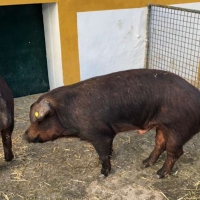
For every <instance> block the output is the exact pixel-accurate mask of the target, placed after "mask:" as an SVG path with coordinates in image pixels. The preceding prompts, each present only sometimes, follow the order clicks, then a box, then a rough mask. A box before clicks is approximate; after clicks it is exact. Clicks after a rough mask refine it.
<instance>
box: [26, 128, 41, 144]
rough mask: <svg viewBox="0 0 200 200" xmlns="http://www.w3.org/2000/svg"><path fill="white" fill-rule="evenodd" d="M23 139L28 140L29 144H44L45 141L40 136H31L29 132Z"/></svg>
mask: <svg viewBox="0 0 200 200" xmlns="http://www.w3.org/2000/svg"><path fill="white" fill-rule="evenodd" d="M23 139H24V140H26V141H27V142H29V143H37V142H39V143H43V142H44V141H43V140H42V139H41V138H40V135H39V134H38V135H37V136H31V134H30V132H29V131H28V130H26V131H25V133H24V135H23Z"/></svg>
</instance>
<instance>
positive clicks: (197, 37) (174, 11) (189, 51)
mask: <svg viewBox="0 0 200 200" xmlns="http://www.w3.org/2000/svg"><path fill="white" fill-rule="evenodd" d="M147 21H148V24H147V26H148V27H147V52H146V53H147V54H146V55H147V56H146V59H147V60H146V67H147V68H150V69H162V70H167V71H171V72H174V73H176V74H178V75H180V76H182V77H183V78H185V79H186V80H188V81H189V82H190V83H191V84H193V85H195V86H196V87H198V88H200V11H196V10H188V9H183V8H177V7H172V6H161V5H149V6H148V20H147Z"/></svg>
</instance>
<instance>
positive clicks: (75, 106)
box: [25, 69, 200, 178]
mask: <svg viewBox="0 0 200 200" xmlns="http://www.w3.org/2000/svg"><path fill="white" fill-rule="evenodd" d="M30 121H31V125H30V127H29V128H28V130H27V131H26V133H25V136H26V138H27V140H28V141H29V142H46V141H49V140H54V139H56V138H58V137H63V136H70V135H71V136H72V135H73V136H77V137H79V138H81V139H86V140H88V141H89V142H91V143H92V144H93V146H94V148H95V149H96V151H97V153H98V155H99V158H100V160H101V162H102V169H101V173H102V174H103V175H104V176H107V175H108V173H109V172H110V170H111V164H110V156H111V153H112V143H113V139H114V137H115V136H116V134H117V133H118V132H122V131H127V130H138V132H139V133H140V134H144V133H145V132H147V131H149V130H150V129H152V128H156V142H155V143H156V145H155V148H154V150H153V151H152V153H151V154H150V156H149V157H148V158H147V159H146V160H144V161H143V164H144V166H145V167H148V166H150V165H152V164H154V163H155V162H156V161H157V159H158V157H159V156H160V155H161V154H162V153H163V152H164V151H165V150H166V152H167V158H166V161H165V163H164V165H163V167H162V168H161V169H160V170H158V172H157V174H158V176H159V177H160V178H161V177H164V176H165V175H166V174H168V173H170V171H171V170H172V167H173V166H174V164H175V162H176V160H177V159H178V158H179V157H180V156H181V155H182V154H183V145H184V144H185V143H186V142H187V141H188V140H189V139H190V138H191V137H192V136H193V135H195V134H196V133H198V131H199V127H200V92H199V91H198V89H196V88H195V87H193V86H192V85H191V84H189V83H188V82H187V81H185V80H184V79H182V78H181V77H179V76H177V75H175V74H173V73H170V72H166V71H159V70H150V69H137V70H128V71H122V72H117V73H112V74H108V75H105V76H100V77H95V78H92V79H89V80H86V81H82V82H80V83H77V84H74V85H71V86H63V87H60V88H57V89H54V90H52V91H50V92H48V93H46V94H43V95H42V96H40V97H39V99H38V100H37V101H36V102H35V103H34V104H33V105H32V106H31V109H30Z"/></svg>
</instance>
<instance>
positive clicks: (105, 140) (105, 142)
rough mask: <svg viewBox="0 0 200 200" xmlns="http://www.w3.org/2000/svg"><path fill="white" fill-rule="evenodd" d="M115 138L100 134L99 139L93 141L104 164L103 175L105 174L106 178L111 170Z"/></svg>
mask: <svg viewBox="0 0 200 200" xmlns="http://www.w3.org/2000/svg"><path fill="white" fill-rule="evenodd" d="M113 138H114V136H112V135H107V134H105V133H102V134H98V137H96V139H95V140H93V141H91V142H92V144H93V146H94V148H95V149H96V151H97V153H98V155H99V159H100V161H101V164H102V168H101V174H103V175H104V176H105V177H106V176H108V174H109V172H110V170H111V163H110V158H111V154H112V144H113Z"/></svg>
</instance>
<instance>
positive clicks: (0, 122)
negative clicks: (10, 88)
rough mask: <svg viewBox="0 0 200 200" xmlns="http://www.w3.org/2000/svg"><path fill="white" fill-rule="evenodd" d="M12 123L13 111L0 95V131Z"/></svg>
mask: <svg viewBox="0 0 200 200" xmlns="http://www.w3.org/2000/svg"><path fill="white" fill-rule="evenodd" d="M10 123H11V112H10V111H9V109H8V105H7V103H6V101H5V100H4V99H3V98H2V97H1V96H0V131H1V130H2V129H5V128H7V127H8V126H9V125H10Z"/></svg>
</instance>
